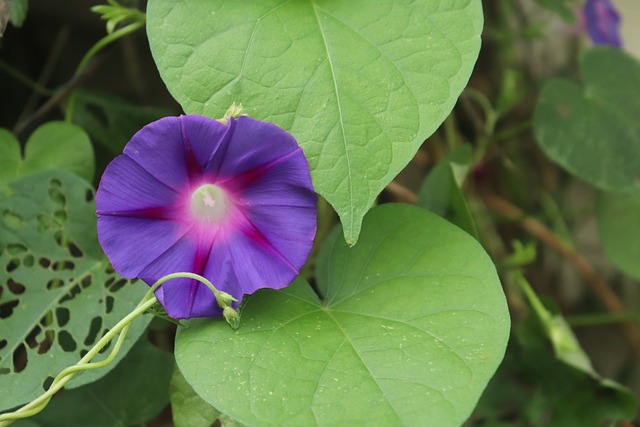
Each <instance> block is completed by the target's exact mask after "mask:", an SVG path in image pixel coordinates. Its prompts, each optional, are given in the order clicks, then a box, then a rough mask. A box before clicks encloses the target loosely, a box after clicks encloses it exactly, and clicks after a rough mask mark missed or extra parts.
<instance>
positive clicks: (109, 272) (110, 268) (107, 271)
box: [104, 264, 116, 274]
mask: <svg viewBox="0 0 640 427" xmlns="http://www.w3.org/2000/svg"><path fill="white" fill-rule="evenodd" d="M104 272H105V273H107V274H113V273H115V272H116V271H115V270H114V269H113V267H112V266H111V264H107V266H106V267H105V268H104Z"/></svg>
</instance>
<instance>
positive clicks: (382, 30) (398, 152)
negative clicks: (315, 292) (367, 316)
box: [147, 0, 483, 244]
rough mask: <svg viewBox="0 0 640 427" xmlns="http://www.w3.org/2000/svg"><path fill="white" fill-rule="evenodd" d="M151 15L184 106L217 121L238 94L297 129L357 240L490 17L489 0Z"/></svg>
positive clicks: (275, 0)
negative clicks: (485, 12)
mask: <svg viewBox="0 0 640 427" xmlns="http://www.w3.org/2000/svg"><path fill="white" fill-rule="evenodd" d="M194 17H198V19H194ZM147 19H148V22H147V32H148V36H149V43H150V46H151V51H152V53H153V56H154V59H155V61H156V65H157V66H158V70H159V71H160V75H161V77H162V78H163V80H164V82H165V83H166V85H167V87H168V88H169V91H170V92H171V93H172V95H173V96H174V97H175V98H176V99H177V100H178V102H179V103H180V104H181V105H182V107H183V108H184V110H185V112H187V113H190V114H194V113H195V114H204V115H206V116H209V117H214V118H219V117H222V115H223V114H224V112H225V111H226V109H227V108H228V107H229V106H230V105H231V104H232V103H233V102H236V103H241V104H243V105H244V106H245V108H246V109H247V114H248V115H250V116H252V117H255V118H257V119H260V120H267V121H271V122H274V123H275V124H277V125H279V126H280V127H282V128H284V129H287V130H289V131H290V132H291V133H292V134H293V136H294V137H295V138H296V139H297V140H298V142H299V143H300V144H301V146H302V148H303V149H304V152H305V154H306V156H307V158H308V160H309V166H310V168H311V174H312V178H313V181H314V186H315V188H316V190H317V192H318V193H319V194H321V195H322V196H323V197H324V198H325V199H326V200H327V201H328V202H329V203H331V205H333V207H334V208H335V210H336V212H338V214H339V215H340V218H341V219H342V224H343V227H344V235H345V238H346V240H347V242H348V243H350V244H354V243H355V242H356V240H357V238H358V234H359V232H360V227H361V223H362V218H363V217H364V215H365V213H366V212H367V211H368V210H369V208H370V207H371V206H372V204H373V203H374V201H375V199H376V197H377V196H378V194H380V192H381V191H382V189H384V187H385V186H386V185H387V184H388V183H389V182H390V181H391V180H392V179H393V178H394V177H395V176H396V175H397V174H398V173H399V172H400V171H401V170H402V169H403V168H404V167H405V166H406V165H407V163H408V162H409V161H410V160H411V159H412V158H413V156H414V154H415V153H416V151H417V149H418V147H419V146H420V145H421V144H422V143H423V142H424V140H425V139H426V138H427V137H428V136H429V135H431V134H432V133H433V132H434V131H435V130H436V129H437V127H438V126H439V125H440V124H441V123H442V121H443V120H444V119H445V118H446V117H447V115H448V114H449V113H450V112H451V110H452V108H453V106H454V104H455V102H456V99H457V98H458V96H459V95H460V93H461V91H462V89H463V88H464V87H465V85H466V84H467V80H468V79H469V76H470V74H471V71H472V69H473V65H474V63H475V61H476V58H477V55H478V51H479V48H480V34H481V32H482V23H483V16H482V9H481V1H479V0H460V1H450V0H447V1H443V0H423V1H419V2H397V1H395V0H380V1H376V2H374V3H372V2H370V1H365V0H350V1H329V0H314V1H310V0H304V1H288V0H268V1H265V0H254V1H235V0H226V1H216V2H211V1H209V0H188V1H187V0H179V1H177V0H151V1H149V3H148V7H147Z"/></svg>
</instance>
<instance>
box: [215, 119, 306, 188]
mask: <svg viewBox="0 0 640 427" xmlns="http://www.w3.org/2000/svg"><path fill="white" fill-rule="evenodd" d="M227 126H228V127H229V133H230V138H228V139H227V140H225V141H223V143H222V144H221V145H220V148H219V149H218V150H217V151H216V152H215V153H214V154H213V156H212V157H211V160H210V161H209V163H208V164H207V166H206V167H205V171H206V172H207V173H208V174H211V175H212V176H213V177H215V179H216V180H224V181H226V180H229V179H231V178H234V177H237V176H239V175H240V174H242V173H245V172H248V171H251V170H253V169H256V168H258V167H260V166H262V165H265V164H268V163H270V162H274V161H277V160H278V159H280V158H284V157H287V156H288V155H289V154H290V153H292V152H294V151H298V150H300V146H299V145H298V143H297V142H296V140H295V139H294V138H293V137H292V136H291V135H290V134H289V133H287V132H285V131H284V130H282V129H280V128H279V127H277V126H276V125H274V124H271V123H266V122H261V121H258V120H255V119H252V118H250V117H247V116H240V117H239V118H238V119H237V120H235V119H233V118H232V119H230V120H229V123H228V124H227Z"/></svg>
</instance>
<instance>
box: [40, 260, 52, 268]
mask: <svg viewBox="0 0 640 427" xmlns="http://www.w3.org/2000/svg"><path fill="white" fill-rule="evenodd" d="M38 264H40V266H41V267H44V268H49V266H50V265H51V261H49V260H48V259H47V258H40V259H39V260H38Z"/></svg>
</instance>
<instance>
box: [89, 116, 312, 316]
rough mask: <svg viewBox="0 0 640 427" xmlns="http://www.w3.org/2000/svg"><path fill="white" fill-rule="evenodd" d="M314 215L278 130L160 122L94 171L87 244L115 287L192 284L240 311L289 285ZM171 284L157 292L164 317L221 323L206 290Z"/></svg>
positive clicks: (302, 165) (250, 122)
mask: <svg viewBox="0 0 640 427" xmlns="http://www.w3.org/2000/svg"><path fill="white" fill-rule="evenodd" d="M315 204H316V196H315V193H314V191H313V186H312V184H311V178H310V176H309V165H308V163H307V160H306V158H305V156H304V154H303V152H302V149H301V148H300V146H299V145H298V144H297V142H296V141H295V139H293V137H292V136H291V135H289V134H288V133H287V132H285V131H284V130H282V129H280V128H278V127H277V126H275V125H273V124H270V123H264V122H260V121H257V120H254V119H251V118H249V117H244V116H242V117H240V118H238V119H237V120H236V119H233V118H232V119H230V120H229V122H228V124H227V125H223V124H221V123H220V122H218V121H216V120H213V119H209V118H206V117H202V116H195V115H189V116H181V117H167V118H163V119H160V120H158V121H156V122H154V123H151V124H149V125H147V126H145V127H144V128H143V129H142V130H140V131H139V132H138V133H136V134H135V135H134V136H133V138H132V139H131V141H129V143H128V144H127V146H126V147H125V148H124V154H122V155H120V156H118V157H117V158H116V159H114V160H113V161H112V162H111V163H110V164H109V166H108V167H107V169H106V170H105V172H104V174H103V176H102V180H101V182H100V186H99V188H98V192H97V195H96V205H97V214H98V238H99V241H100V244H101V245H102V248H103V249H104V251H105V253H106V254H107V256H108V258H109V260H110V261H111V263H112V265H113V267H114V268H115V270H116V271H117V272H118V273H119V274H121V275H123V276H125V277H128V278H134V277H139V278H141V279H142V280H144V281H145V282H146V283H147V284H149V285H151V284H153V283H154V282H155V281H156V280H157V279H159V278H161V277H163V276H165V275H167V274H170V273H175V272H179V271H186V272H192V273H197V274H200V275H202V276H204V277H206V278H207V279H209V280H210V281H211V282H212V283H213V284H214V285H215V286H216V287H217V288H218V289H219V290H221V291H225V292H228V293H229V294H231V295H233V296H234V297H235V298H237V299H238V301H240V300H241V299H242V296H243V294H250V293H252V292H254V291H256V290H257V289H259V288H263V287H269V288H273V289H279V288H282V287H284V286H287V285H288V284H289V283H291V282H292V281H293V279H294V278H295V277H296V275H297V274H298V273H299V270H300V268H301V267H302V265H303V264H304V263H305V261H306V259H307V257H308V256H309V252H310V251H311V246H312V243H313V239H314V236H315V232H316V207H315ZM177 280H179V281H181V283H171V284H170V285H169V286H161V287H160V288H159V289H158V291H156V296H157V297H158V300H159V301H160V302H161V303H162V305H163V306H164V308H165V310H166V311H167V313H168V314H169V315H170V316H171V317H173V318H176V319H184V318H190V317H207V316H216V315H220V314H221V310H220V308H219V307H218V305H217V304H216V301H215V299H214V296H213V294H212V293H211V291H210V290H209V289H208V288H207V287H206V286H204V285H202V284H200V283H199V282H197V281H195V280H191V279H177ZM177 280H176V281H177Z"/></svg>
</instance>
